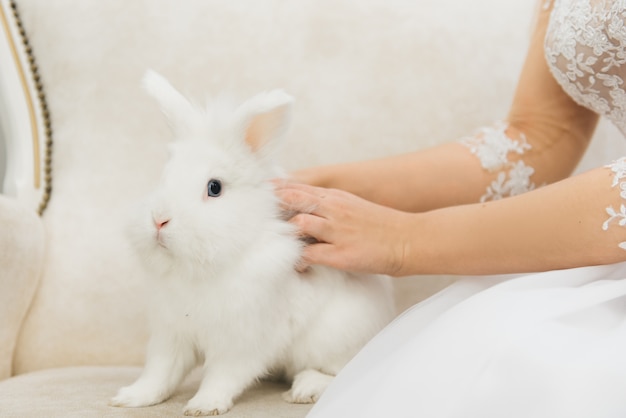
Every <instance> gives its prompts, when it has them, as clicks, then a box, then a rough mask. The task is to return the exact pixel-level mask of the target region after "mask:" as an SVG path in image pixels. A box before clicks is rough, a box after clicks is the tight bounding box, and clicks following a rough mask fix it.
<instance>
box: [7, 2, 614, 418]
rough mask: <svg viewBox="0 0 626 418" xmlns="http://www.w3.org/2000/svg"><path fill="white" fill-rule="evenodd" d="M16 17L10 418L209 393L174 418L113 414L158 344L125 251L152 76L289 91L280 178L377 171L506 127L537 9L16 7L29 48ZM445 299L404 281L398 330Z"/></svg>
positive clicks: (152, 119) (268, 387)
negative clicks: (367, 165)
mask: <svg viewBox="0 0 626 418" xmlns="http://www.w3.org/2000/svg"><path fill="white" fill-rule="evenodd" d="M10 3H11V2H10V1H8V0H1V1H0V5H1V11H2V14H1V15H0V17H1V18H2V19H0V23H1V24H2V27H3V28H2V29H1V30H0V37H1V41H2V42H0V126H1V127H2V129H1V131H2V134H3V138H4V143H5V145H4V146H5V147H6V153H7V163H8V164H7V167H6V173H5V177H4V187H3V190H4V195H3V196H0V325H1V326H0V416H2V417H26V416H33V417H35V416H36V417H68V416H76V417H103V416H106V417H108V416H111V417H117V416H128V417H141V416H146V417H154V416H178V415H181V414H182V407H183V405H184V403H185V402H186V401H187V400H188V399H189V398H190V397H191V396H192V394H193V393H194V391H195V388H196V387H197V384H198V379H197V376H193V375H192V376H191V377H190V378H189V379H188V380H187V381H186V382H185V384H184V385H183V386H182V387H181V388H179V390H178V391H177V392H176V394H175V395H174V397H173V398H171V399H170V400H168V401H167V402H165V403H164V404H162V405H158V406H154V407H150V408H140V409H119V408H112V407H109V406H108V405H107V402H108V400H109V398H110V397H111V396H113V395H114V394H115V392H116V391H117V389H118V388H119V387H121V386H124V385H127V384H129V383H131V382H132V381H133V380H134V379H135V378H136V377H137V375H138V373H139V371H140V367H141V364H142V358H143V352H144V346H145V342H146V338H147V329H146V324H145V316H144V311H143V306H142V295H143V294H144V293H145V290H144V286H148V285H149V280H148V278H147V277H145V275H144V273H143V270H142V269H141V268H140V267H139V266H138V264H137V263H136V261H135V260H134V258H133V255H132V252H131V251H130V250H129V249H128V245H127V243H126V240H125V236H124V225H125V223H126V222H127V220H126V219H127V214H128V209H129V207H131V206H132V205H133V204H134V203H135V202H136V201H137V200H138V199H141V197H142V196H143V195H144V194H145V193H147V192H148V191H149V190H150V188H151V187H152V186H153V185H154V184H155V181H156V180H157V179H158V176H159V169H160V166H161V164H162V163H163V161H164V158H165V144H166V143H167V141H168V139H169V131H168V129H167V126H166V125H165V122H164V120H163V118H162V117H161V115H160V114H159V112H158V110H157V109H156V106H155V105H154V103H153V102H152V101H151V100H150V99H149V98H148V97H146V95H145V94H144V93H143V92H142V90H141V88H140V83H139V81H140V78H141V76H142V74H143V73H144V71H145V70H146V69H147V68H154V69H156V70H158V71H159V72H161V73H162V74H164V75H165V76H167V77H168V78H169V79H171V80H172V82H173V83H174V84H175V85H176V86H178V87H180V88H181V90H183V91H185V92H186V93H188V94H189V95H191V96H193V97H195V98H197V99H198V100H202V98H203V97H204V96H205V95H211V94H217V93H219V92H224V91H226V92H229V93H231V94H233V95H235V96H237V97H247V96H249V95H251V94H253V93H256V92H259V91H262V90H266V89H270V88H275V87H282V88H284V89H286V90H287V91H288V92H290V93H291V94H292V95H294V96H295V97H296V107H295V114H294V125H293V128H292V129H291V132H290V141H289V143H288V145H287V147H286V149H285V150H284V154H283V155H282V161H283V163H284V166H285V167H286V168H287V169H295V168H298V167H304V166H309V165H317V164H323V163H333V162H340V161H349V160H359V159H366V158H374V157H380V156H384V155H390V154H395V153H400V152H405V151H409V150H415V149H420V148H425V147H429V146H432V145H435V144H437V143H440V142H444V141H450V140H455V139H457V138H459V137H461V136H463V135H466V134H469V133H471V132H472V131H474V130H475V129H476V128H478V127H480V126H481V125H483V124H487V123H490V122H491V121H493V120H494V119H500V118H504V117H505V116H506V111H507V106H508V104H509V102H510V100H511V96H512V94H513V90H514V86H515V80H516V77H517V74H518V73H519V69H520V65H521V63H522V60H523V58H524V54H525V48H526V40H527V37H528V35H529V32H530V29H531V25H532V23H531V21H532V16H533V8H534V5H533V4H532V3H533V2H532V1H529V0H509V1H501V0H475V1H466V0H422V1H409V0H358V1H357V0H247V1H246V0H241V1H218V0H182V1H178V0H177V1H174V0H132V1H129V0H107V1H99V0H81V1H78V0H54V1H50V0H19V1H17V9H18V11H19V18H20V21H21V24H22V28H23V32H24V35H25V37H26V39H27V45H28V46H30V48H28V47H25V46H24V40H23V39H22V35H21V34H20V27H19V25H18V22H17V20H16V17H15V15H14V13H13V11H12V8H11V4H10ZM29 57H31V58H29ZM37 80H39V81H37ZM614 136H615V135H614V132H613V131H612V130H611V129H610V128H608V127H604V126H603V127H602V128H601V129H600V131H599V133H598V137H599V138H598V141H597V144H596V145H595V148H592V149H591V151H590V152H589V155H588V156H587V157H586V160H585V162H584V163H583V166H591V165H594V164H597V163H603V162H606V161H607V158H608V155H609V154H608V153H607V154H605V153H604V149H605V147H606V144H607V143H612V142H613V141H614V139H613V137H614ZM50 141H52V142H53V143H52V144H50ZM450 170H454V167H450ZM372 180H373V181H375V180H376V179H372ZM459 181H462V178H459ZM48 198H49V203H48ZM44 207H45V210H43V209H44ZM38 209H41V210H42V211H43V215H42V216H41V217H40V216H38V215H37V211H38ZM451 280H452V279H451V278H448V277H412V278H403V279H398V280H397V281H396V282H395V283H396V291H397V296H398V307H399V310H402V309H404V308H406V307H408V306H409V305H411V304H413V303H415V302H417V301H419V300H421V299H423V298H425V297H426V296H428V295H430V294H432V293H433V292H434V291H435V290H437V289H439V288H441V287H443V286H444V285H446V284H447V283H449V282H450V281H451ZM285 388H286V387H285V385H283V384H280V383H270V382H264V383H262V384H260V385H258V386H257V387H255V388H253V389H251V390H249V391H247V392H246V393H245V394H244V395H243V396H242V397H241V398H240V399H239V400H238V401H237V402H236V404H235V407H234V408H233V409H232V411H230V412H229V413H228V416H231V417H233V418H234V417H303V416H304V415H306V412H307V411H308V410H309V408H310V406H309V405H290V404H286V403H284V402H283V401H282V399H281V398H280V393H281V391H283V390H285Z"/></svg>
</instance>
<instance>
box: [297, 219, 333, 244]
mask: <svg viewBox="0 0 626 418" xmlns="http://www.w3.org/2000/svg"><path fill="white" fill-rule="evenodd" d="M289 223H291V224H292V225H294V226H295V227H296V228H297V230H298V234H299V236H300V237H305V238H313V239H314V242H330V239H331V234H330V225H329V223H328V221H327V220H326V219H324V218H322V217H319V216H316V215H313V214H309V213H299V214H297V215H295V216H294V217H293V218H291V219H290V220H289Z"/></svg>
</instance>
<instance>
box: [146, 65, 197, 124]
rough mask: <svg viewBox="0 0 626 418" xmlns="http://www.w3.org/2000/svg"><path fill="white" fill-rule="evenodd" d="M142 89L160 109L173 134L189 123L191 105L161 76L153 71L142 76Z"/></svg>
mask: <svg viewBox="0 0 626 418" xmlns="http://www.w3.org/2000/svg"><path fill="white" fill-rule="evenodd" d="M143 87H144V88H145V90H146V91H147V92H148V94H150V95H151V96H152V97H153V98H155V99H156V101H157V103H158V104H159V106H160V107H161V110H162V111H163V113H164V114H165V116H166V117H167V119H168V121H169V123H170V125H171V127H172V129H173V130H174V132H178V131H180V130H181V129H182V128H183V127H184V126H186V125H187V124H188V122H189V118H190V117H191V115H192V114H193V112H194V108H193V105H192V104H191V102H189V100H187V98H186V97H185V96H183V95H182V94H181V93H180V92H179V91H178V90H176V89H175V88H174V86H172V85H171V84H170V82H169V81H167V80H166V79H165V77H163V76H162V75H161V74H159V73H157V72H156V71H153V70H148V71H146V74H145V75H144V76H143Z"/></svg>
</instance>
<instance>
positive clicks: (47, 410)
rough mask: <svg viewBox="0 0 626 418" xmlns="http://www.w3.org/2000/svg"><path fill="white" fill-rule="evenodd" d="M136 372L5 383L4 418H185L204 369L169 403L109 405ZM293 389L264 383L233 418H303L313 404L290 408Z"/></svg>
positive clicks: (92, 370)
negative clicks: (284, 394) (288, 396)
mask: <svg viewBox="0 0 626 418" xmlns="http://www.w3.org/2000/svg"><path fill="white" fill-rule="evenodd" d="M140 371H141V369H140V368H137V367H68V368H56V369H48V370H41V371H36V372H31V373H25V374H22V375H20V376H16V377H13V378H11V379H7V380H4V381H2V382H0V415H2V417H7V418H9V417H15V418H18V417H19V418H23V417H47V418H55V417H63V418H71V417H80V418H91V417H93V418H96V417H97V418H102V417H112V418H114V417H132V418H135V417H136V418H142V417H145V418H148V417H150V418H158V417H173V416H182V415H183V412H182V411H183V407H184V406H185V404H186V402H187V401H188V400H189V399H191V397H192V396H193V395H194V393H195V392H196V390H197V389H198V386H199V383H200V377H201V374H200V373H199V372H200V370H196V371H195V372H194V373H192V374H191V375H190V376H189V377H188V379H187V380H186V381H185V382H184V383H183V384H182V385H181V386H180V387H179V388H178V390H177V391H176V392H175V393H174V395H173V396H172V397H171V398H170V399H169V400H168V401H166V402H164V403H162V404H160V405H155V406H150V407H146V408H114V407H111V406H109V405H108V401H109V399H110V398H111V397H113V396H114V395H115V393H116V392H117V390H118V389H119V388H120V387H122V386H126V385H129V384H131V383H132V382H134V381H135V379H137V377H138V376H139V373H140ZM287 389H288V387H287V386H286V385H284V384H281V383H275V382H262V383H260V384H259V385H257V386H256V387H253V388H251V389H249V390H247V391H246V392H244V394H243V395H241V397H240V398H239V399H238V400H236V401H235V406H234V407H233V409H231V410H230V411H229V412H228V415H227V417H228V418H240V417H255V418H264V417H267V418H270V417H271V418H299V417H304V416H305V415H306V413H307V412H308V411H309V409H310V408H311V405H297V404H289V403H287V402H285V401H283V400H282V398H281V393H282V392H284V391H285V390H287Z"/></svg>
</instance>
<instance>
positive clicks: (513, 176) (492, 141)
mask: <svg viewBox="0 0 626 418" xmlns="http://www.w3.org/2000/svg"><path fill="white" fill-rule="evenodd" d="M508 127H509V126H508V124H507V123H505V122H497V123H496V124H494V126H490V127H484V128H482V129H480V130H479V131H478V132H477V133H476V134H475V135H474V136H471V137H467V138H462V139H461V140H460V142H461V143H462V144H463V145H465V146H466V147H468V148H469V150H470V152H471V153H472V154H474V155H475V156H476V157H477V158H478V159H479V160H480V164H481V166H482V167H483V168H484V169H486V170H488V171H489V172H491V173H494V172H495V173H497V175H496V178H495V180H493V181H492V182H491V184H490V185H489V186H487V191H486V193H485V194H484V195H482V197H481V198H480V201H481V202H486V201H489V200H498V199H502V198H503V197H507V196H515V195H519V194H522V193H525V192H527V191H530V190H533V189H534V188H535V184H534V183H533V182H532V181H531V179H530V177H531V176H532V175H533V174H534V173H535V170H534V169H533V168H532V167H530V166H528V165H526V163H524V160H523V159H522V158H521V157H522V156H523V155H524V154H525V153H526V151H528V150H530V149H531V148H532V146H531V145H530V144H529V143H528V141H527V140H526V135H524V134H523V133H520V134H519V139H513V138H511V136H510V135H509V134H508V132H507V129H508ZM509 154H513V155H516V156H517V158H518V159H517V160H516V161H511V160H510V159H509Z"/></svg>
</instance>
